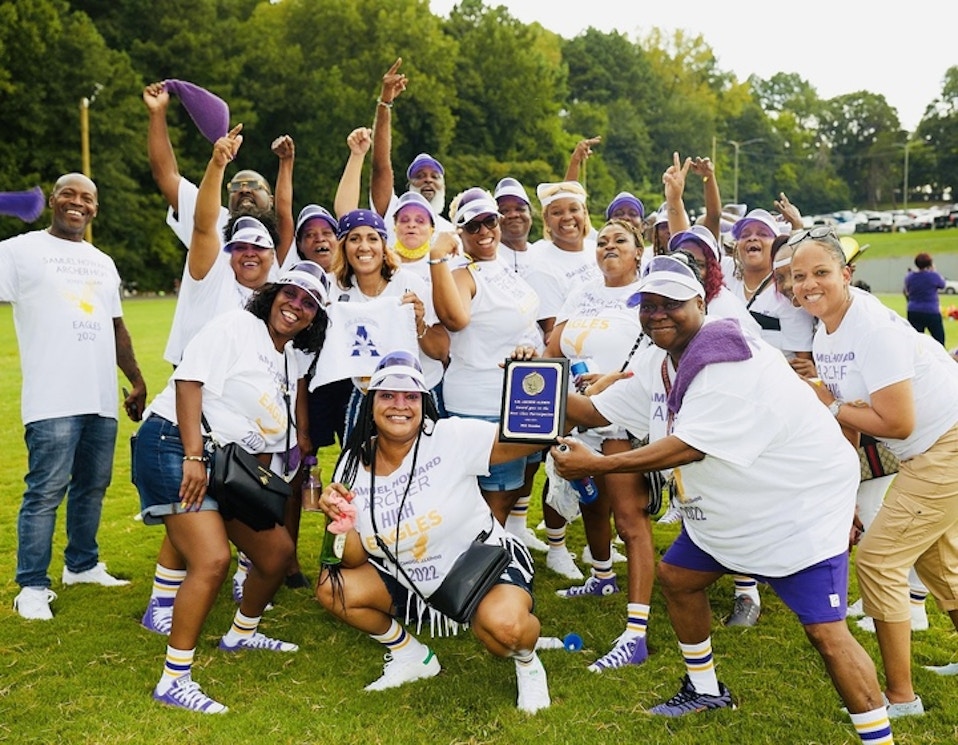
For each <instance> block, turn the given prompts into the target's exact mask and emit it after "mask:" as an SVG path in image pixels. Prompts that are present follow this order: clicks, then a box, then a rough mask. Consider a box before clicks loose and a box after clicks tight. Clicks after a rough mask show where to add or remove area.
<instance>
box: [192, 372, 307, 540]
mask: <svg viewBox="0 0 958 745" xmlns="http://www.w3.org/2000/svg"><path fill="white" fill-rule="evenodd" d="M284 361H285V355H284ZM286 364H287V369H286V389H285V392H284V395H283V398H284V399H285V401H286V457H287V459H288V457H289V441H290V430H291V429H292V426H293V418H292V410H291V409H292V407H291V404H290V395H289V368H288V362H287V363H286ZM200 418H201V421H202V423H203V427H204V428H205V429H206V432H207V433H208V434H209V433H211V432H212V430H211V429H210V425H209V422H207V421H206V415H205V414H202V413H201V414H200ZM210 439H211V441H212V437H210ZM211 444H212V452H211V453H210V456H211V460H212V463H211V466H210V484H209V488H208V492H209V494H210V496H211V497H213V499H215V500H216V503H217V504H218V505H219V509H220V514H221V515H222V516H223V519H225V520H232V519H236V520H239V521H240V522H242V523H245V524H246V525H248V526H249V527H251V528H252V529H253V530H257V531H258V530H270V529H271V528H273V527H275V526H276V525H282V524H283V522H284V519H285V514H286V500H287V499H289V498H290V496H291V495H292V493H293V491H292V488H291V487H290V485H289V482H288V481H286V480H285V479H284V478H282V477H281V476H279V475H278V474H276V473H274V472H273V471H272V470H271V469H269V468H267V467H266V466H264V465H263V464H262V463H260V462H259V459H258V458H257V457H256V456H255V455H253V454H252V453H248V452H247V451H246V450H244V449H243V447H242V446H241V445H238V444H236V443H235V442H228V443H226V444H225V445H220V444H219V443H217V442H215V441H212V443H211ZM286 465H287V467H288V466H289V461H288V460H287V461H286ZM287 475H288V474H287Z"/></svg>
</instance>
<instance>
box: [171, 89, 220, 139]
mask: <svg viewBox="0 0 958 745" xmlns="http://www.w3.org/2000/svg"><path fill="white" fill-rule="evenodd" d="M163 87H164V88H166V90H167V91H168V92H169V93H172V94H174V95H176V96H178V97H179V99H180V102H181V103H182V104H183V108H184V109H186V113H187V114H189V115H190V118H191V119H192V120H193V122H194V123H195V124H196V128H197V129H199V130H200V132H201V133H202V134H203V136H204V137H205V138H206V139H207V140H209V141H210V142H216V141H217V140H218V139H219V138H220V137H225V136H226V133H227V132H229V129H230V107H229V106H227V105H226V101H224V100H223V99H222V98H220V97H219V96H216V95H214V94H212V93H210V92H209V91H208V90H206V89H205V88H200V87H199V86H198V85H193V83H188V82H186V81H185V80H165V81H163Z"/></svg>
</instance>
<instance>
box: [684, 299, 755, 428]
mask: <svg viewBox="0 0 958 745" xmlns="http://www.w3.org/2000/svg"><path fill="white" fill-rule="evenodd" d="M751 356H752V350H751V349H750V348H749V346H748V342H747V341H746V340H745V336H744V335H743V334H742V327H741V326H740V325H739V323H738V319H736V318H720V319H718V320H717V321H711V322H710V323H706V324H704V325H703V326H702V328H701V329H699V332H698V333H697V334H696V335H695V336H693V337H692V341H690V342H689V345H688V346H687V347H686V348H685V351H684V352H683V353H682V359H681V360H679V368H678V370H677V371H676V373H675V383H674V384H673V385H672V392H671V393H670V394H669V402H668V403H669V411H671V412H672V413H673V414H678V413H679V409H680V408H682V400H683V399H684V398H685V392H686V391H687V390H688V389H689V386H690V385H691V384H692V381H693V380H694V379H695V376H696V375H698V374H699V373H700V372H701V371H702V368H703V367H705V366H706V365H711V364H713V363H715V362H741V361H742V360H747V359H749V358H750V357H751Z"/></svg>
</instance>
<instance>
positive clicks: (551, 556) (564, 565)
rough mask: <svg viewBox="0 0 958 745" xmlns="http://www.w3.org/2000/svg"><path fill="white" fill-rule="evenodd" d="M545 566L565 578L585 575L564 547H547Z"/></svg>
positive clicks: (577, 577)
mask: <svg viewBox="0 0 958 745" xmlns="http://www.w3.org/2000/svg"><path fill="white" fill-rule="evenodd" d="M546 567H548V568H549V569H551V570H552V571H553V572H555V573H556V574H561V575H562V576H563V577H565V578H566V579H585V575H583V574H582V571H581V570H580V569H579V567H577V566H576V565H575V561H573V560H572V554H570V553H569V550H568V549H567V548H565V547H563V548H550V549H549V551H548V553H547V554H546Z"/></svg>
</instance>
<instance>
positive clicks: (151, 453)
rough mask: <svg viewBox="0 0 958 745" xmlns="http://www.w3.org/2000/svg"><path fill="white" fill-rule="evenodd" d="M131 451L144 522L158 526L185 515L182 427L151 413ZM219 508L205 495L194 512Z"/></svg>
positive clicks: (134, 480)
mask: <svg viewBox="0 0 958 745" xmlns="http://www.w3.org/2000/svg"><path fill="white" fill-rule="evenodd" d="M132 448H133V453H132V455H133V458H132V465H131V477H132V479H133V483H134V485H135V486H136V490H137V491H138V492H139V493H140V514H141V515H142V517H143V522H144V523H145V524H147V525H157V524H159V523H161V522H163V517H164V516H165V515H177V514H180V513H181V512H186V510H184V509H183V508H182V507H181V506H180V483H181V482H182V480H183V455H184V451H183V442H182V441H181V440H180V428H179V427H177V426H176V425H175V424H173V422H171V421H168V420H167V419H164V418H163V417H161V416H157V415H156V414H152V415H151V416H150V417H149V418H148V419H147V420H146V421H144V422H143V424H141V425H140V428H139V429H138V430H137V433H136V437H135V438H134V440H133V446H132ZM218 509H219V505H217V503H216V500H215V499H213V498H212V497H209V496H206V497H204V498H203V502H202V504H201V505H200V506H199V509H196V508H193V511H194V512H198V511H202V510H218Z"/></svg>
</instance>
